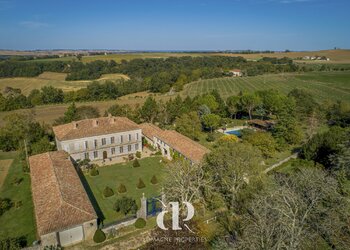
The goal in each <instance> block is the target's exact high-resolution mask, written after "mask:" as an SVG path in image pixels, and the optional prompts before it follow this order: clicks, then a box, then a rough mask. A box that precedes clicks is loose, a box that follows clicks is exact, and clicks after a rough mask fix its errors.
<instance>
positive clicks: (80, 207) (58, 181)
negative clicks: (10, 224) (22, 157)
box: [29, 151, 97, 236]
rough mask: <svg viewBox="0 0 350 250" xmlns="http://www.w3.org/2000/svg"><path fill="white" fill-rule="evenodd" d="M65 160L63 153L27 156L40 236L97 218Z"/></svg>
mask: <svg viewBox="0 0 350 250" xmlns="http://www.w3.org/2000/svg"><path fill="white" fill-rule="evenodd" d="M68 157H69V156H68V154H67V153H66V152H64V151H54V152H47V153H43V154H39V155H34V156H31V157H29V164H30V176H31V186H32V195H33V202H34V210H35V218H36V224H37V230H38V234H39V235H40V236H41V235H45V234H48V233H51V232H57V231H60V230H62V229H66V228H69V227H71V226H75V225H80V224H82V223H84V222H87V221H91V220H94V219H96V218H97V215H96V213H95V210H94V208H93V206H92V204H91V202H90V200H89V197H88V195H87V193H86V192H85V189H84V187H83V185H82V183H81V181H80V178H79V176H78V173H77V172H76V170H75V168H74V166H73V164H72V162H71V161H70V159H69V158H68Z"/></svg>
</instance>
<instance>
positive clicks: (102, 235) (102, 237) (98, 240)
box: [93, 229, 106, 243]
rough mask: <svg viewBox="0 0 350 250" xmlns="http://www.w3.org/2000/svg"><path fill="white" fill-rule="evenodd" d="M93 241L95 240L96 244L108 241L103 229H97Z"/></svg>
mask: <svg viewBox="0 0 350 250" xmlns="http://www.w3.org/2000/svg"><path fill="white" fill-rule="evenodd" d="M93 239H94V242H96V243H101V242H104V241H105V240H106V235H105V233H104V232H103V231H102V230H101V229H97V230H96V232H95V234H94V238H93Z"/></svg>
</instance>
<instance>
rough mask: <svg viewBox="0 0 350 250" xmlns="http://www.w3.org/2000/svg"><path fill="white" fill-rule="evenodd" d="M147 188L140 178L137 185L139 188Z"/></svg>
mask: <svg viewBox="0 0 350 250" xmlns="http://www.w3.org/2000/svg"><path fill="white" fill-rule="evenodd" d="M145 187H146V185H145V183H144V182H143V180H142V179H141V178H139V183H137V188H138V189H141V188H145Z"/></svg>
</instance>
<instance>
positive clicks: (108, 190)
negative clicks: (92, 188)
mask: <svg viewBox="0 0 350 250" xmlns="http://www.w3.org/2000/svg"><path fill="white" fill-rule="evenodd" d="M113 195H114V192H113V190H112V189H111V188H110V187H105V189H104V190H103V196H104V197H106V198H107V197H111V196H113Z"/></svg>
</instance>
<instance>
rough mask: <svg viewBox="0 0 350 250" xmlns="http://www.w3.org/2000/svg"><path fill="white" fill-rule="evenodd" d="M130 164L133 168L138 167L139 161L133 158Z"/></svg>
mask: <svg viewBox="0 0 350 250" xmlns="http://www.w3.org/2000/svg"><path fill="white" fill-rule="evenodd" d="M132 166H133V167H134V168H138V167H140V163H139V161H138V160H137V159H135V160H134V162H133V163H132Z"/></svg>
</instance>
